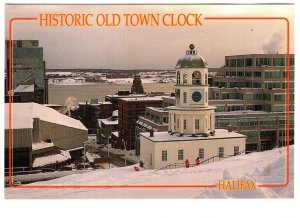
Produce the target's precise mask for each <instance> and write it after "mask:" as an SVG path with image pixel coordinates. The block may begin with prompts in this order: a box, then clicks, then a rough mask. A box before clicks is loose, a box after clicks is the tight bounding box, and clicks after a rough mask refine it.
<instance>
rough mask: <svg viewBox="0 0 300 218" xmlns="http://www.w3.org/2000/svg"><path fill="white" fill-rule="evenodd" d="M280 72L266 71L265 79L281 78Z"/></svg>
mask: <svg viewBox="0 0 300 218" xmlns="http://www.w3.org/2000/svg"><path fill="white" fill-rule="evenodd" d="M280 76H281V75H280V71H266V72H265V78H280Z"/></svg>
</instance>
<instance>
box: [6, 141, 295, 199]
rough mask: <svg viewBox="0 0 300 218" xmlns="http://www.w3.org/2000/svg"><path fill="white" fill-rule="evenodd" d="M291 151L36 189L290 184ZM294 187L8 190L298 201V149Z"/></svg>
mask: <svg viewBox="0 0 300 218" xmlns="http://www.w3.org/2000/svg"><path fill="white" fill-rule="evenodd" d="M286 149H287V148H277V149H273V150H271V151H265V152H255V153H252V154H247V155H241V156H235V157H232V158H228V159H226V160H223V161H219V162H215V163H211V164H206V165H200V166H198V167H191V168H188V169H187V168H181V169H172V170H160V171H156V170H140V171H138V172H136V171H134V169H133V166H128V167H123V168H113V169H107V170H99V171H93V172H90V173H86V174H84V175H70V176H66V177H62V178H59V179H54V180H51V181H45V182H38V183H33V184H32V185H104V186H105V185H122V186H127V185H200V184H201V185H205V184H216V185H217V182H218V180H220V179H227V178H230V179H251V180H252V179H255V180H256V181H257V184H261V183H283V182H284V181H285V157H286ZM290 154H291V155H290V157H291V158H290V163H291V164H290V183H289V185H288V186H286V187H284V188H258V189H256V190H254V191H232V190H231V191H220V190H218V189H217V188H91V189H82V188H81V189H5V194H6V198H291V197H293V196H294V184H293V183H294V157H293V156H294V146H291V147H290Z"/></svg>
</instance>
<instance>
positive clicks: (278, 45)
mask: <svg viewBox="0 0 300 218" xmlns="http://www.w3.org/2000/svg"><path fill="white" fill-rule="evenodd" d="M39 13H94V14H97V13H109V14H110V13H121V14H123V13H161V14H162V13H202V14H203V16H204V17H209V16H210V17H212V16H214V17H216V16H217V17H226V16H227V17H229V16H243V17H245V16H253V17H265V16H276V17H282V16H284V17H287V18H289V20H290V21H291V46H290V49H291V52H292V53H293V52H294V50H293V46H294V43H293V39H294V38H293V33H294V30H293V24H294V22H293V19H294V6H293V5H279V6H276V5H235V6H234V5H220V6H216V5H204V6H201V5H198V6H195V5H171V6H170V5H169V6H166V5H160V6H157V5H155V6H153V5H152V6H149V5H116V6H110V5H7V6H6V37H8V31H7V30H8V29H7V28H8V26H7V24H8V20H9V19H10V18H12V17H38V14H39ZM285 33H286V25H285V23H284V22H283V21H203V26H202V27H137V28H133V27H124V26H119V27H97V26H95V27H40V26H38V24H37V23H36V22H18V23H16V24H15V25H14V32H13V36H14V39H38V40H40V45H41V46H42V47H43V48H44V60H45V61H46V66H47V68H111V69H137V68H138V69H143V68H151V69H173V68H174V67H175V64H176V62H177V60H178V59H179V58H180V57H181V56H183V55H184V54H185V50H186V49H187V48H188V45H189V44H190V43H193V44H194V45H195V46H196V50H198V54H199V55H201V56H203V57H204V58H205V59H206V61H207V62H208V65H209V67H220V66H222V65H223V64H224V56H225V55H235V54H248V53H263V49H264V50H265V51H266V47H267V48H268V43H269V42H270V46H272V47H274V49H276V51H277V52H279V53H285V52H286V45H285V43H286V36H285ZM276 39H278V42H277V41H276ZM274 40H275V41H274ZM271 50H272V48H271Z"/></svg>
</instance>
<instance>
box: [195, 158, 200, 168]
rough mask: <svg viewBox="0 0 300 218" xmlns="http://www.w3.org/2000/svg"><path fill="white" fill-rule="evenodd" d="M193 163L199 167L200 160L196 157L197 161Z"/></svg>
mask: <svg viewBox="0 0 300 218" xmlns="http://www.w3.org/2000/svg"><path fill="white" fill-rule="evenodd" d="M195 162H196V166H199V165H200V158H199V157H197V159H196V160H195Z"/></svg>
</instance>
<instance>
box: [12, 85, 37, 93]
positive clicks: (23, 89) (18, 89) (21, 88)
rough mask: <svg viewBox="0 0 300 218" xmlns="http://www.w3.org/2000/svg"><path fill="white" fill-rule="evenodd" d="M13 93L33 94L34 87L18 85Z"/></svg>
mask: <svg viewBox="0 0 300 218" xmlns="http://www.w3.org/2000/svg"><path fill="white" fill-rule="evenodd" d="M14 92H34V85H19V86H17V87H16V88H15V89H14Z"/></svg>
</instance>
